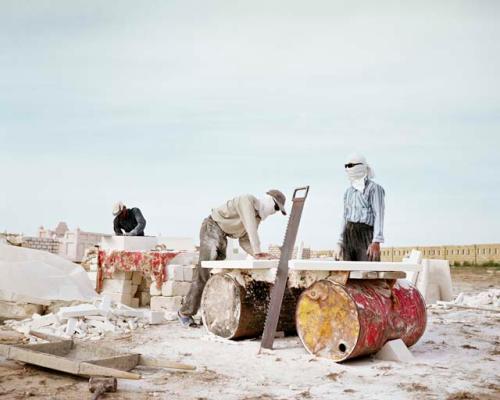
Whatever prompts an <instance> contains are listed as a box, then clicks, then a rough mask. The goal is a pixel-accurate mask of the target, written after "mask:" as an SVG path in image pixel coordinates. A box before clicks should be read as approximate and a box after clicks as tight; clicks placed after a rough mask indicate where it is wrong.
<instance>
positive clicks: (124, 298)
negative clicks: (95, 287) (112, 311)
mask: <svg viewBox="0 0 500 400" xmlns="http://www.w3.org/2000/svg"><path fill="white" fill-rule="evenodd" d="M106 296H109V297H110V298H111V300H113V301H114V302H115V303H121V304H125V305H126V306H130V305H131V303H132V295H131V294H130V293H106Z"/></svg>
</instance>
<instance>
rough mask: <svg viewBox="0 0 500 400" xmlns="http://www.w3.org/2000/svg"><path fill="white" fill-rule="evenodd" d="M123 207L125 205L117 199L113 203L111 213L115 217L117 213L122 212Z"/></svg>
mask: <svg viewBox="0 0 500 400" xmlns="http://www.w3.org/2000/svg"><path fill="white" fill-rule="evenodd" d="M124 208H125V205H124V204H123V203H122V202H121V201H117V202H116V203H115V204H114V205H113V215H114V216H115V217H116V216H117V215H118V214H120V213H121V212H122V210H123V209H124Z"/></svg>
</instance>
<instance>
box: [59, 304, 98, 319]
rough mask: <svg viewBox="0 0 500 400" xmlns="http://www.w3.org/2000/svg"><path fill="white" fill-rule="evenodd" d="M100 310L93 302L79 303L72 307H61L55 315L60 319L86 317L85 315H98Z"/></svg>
mask: <svg viewBox="0 0 500 400" xmlns="http://www.w3.org/2000/svg"><path fill="white" fill-rule="evenodd" d="M100 314H101V312H100V310H99V309H98V308H97V307H96V306H94V305H93V304H79V305H77V306H72V307H61V308H60V309H59V312H58V313H57V316H58V317H59V318H60V319H69V318H79V317H86V316H87V315H100Z"/></svg>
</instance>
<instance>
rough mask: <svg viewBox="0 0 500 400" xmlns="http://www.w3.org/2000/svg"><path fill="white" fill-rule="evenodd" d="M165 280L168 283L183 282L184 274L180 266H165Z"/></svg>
mask: <svg viewBox="0 0 500 400" xmlns="http://www.w3.org/2000/svg"><path fill="white" fill-rule="evenodd" d="M167 280H169V281H183V280H184V272H183V269H182V265H179V264H169V265H168V266H167Z"/></svg>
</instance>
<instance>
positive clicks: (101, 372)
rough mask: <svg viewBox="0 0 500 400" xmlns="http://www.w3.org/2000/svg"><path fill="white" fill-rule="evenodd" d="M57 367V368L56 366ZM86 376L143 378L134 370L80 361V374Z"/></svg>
mask: <svg viewBox="0 0 500 400" xmlns="http://www.w3.org/2000/svg"><path fill="white" fill-rule="evenodd" d="M54 369H55V368H54ZM77 375H84V376H109V377H114V378H121V379H141V375H139V374H134V373H132V372H127V371H120V370H119V369H114V368H107V367H101V366H99V365H95V364H91V363H87V362H80V363H78V374H77Z"/></svg>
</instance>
